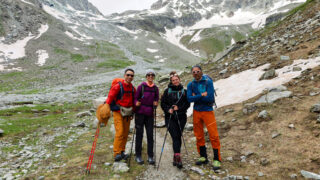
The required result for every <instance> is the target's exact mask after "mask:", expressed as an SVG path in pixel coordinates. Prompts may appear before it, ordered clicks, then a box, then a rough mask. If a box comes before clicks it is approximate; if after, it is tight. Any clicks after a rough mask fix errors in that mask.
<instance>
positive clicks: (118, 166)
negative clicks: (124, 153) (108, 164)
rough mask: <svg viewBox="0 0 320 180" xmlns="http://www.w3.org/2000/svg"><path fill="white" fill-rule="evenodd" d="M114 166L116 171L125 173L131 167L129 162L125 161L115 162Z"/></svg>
mask: <svg viewBox="0 0 320 180" xmlns="http://www.w3.org/2000/svg"><path fill="white" fill-rule="evenodd" d="M112 168H113V172H114V173H124V172H128V171H129V167H128V165H127V163H123V162H115V163H113V166H112Z"/></svg>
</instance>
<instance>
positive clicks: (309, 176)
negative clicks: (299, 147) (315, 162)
mask: <svg viewBox="0 0 320 180" xmlns="http://www.w3.org/2000/svg"><path fill="white" fill-rule="evenodd" d="M300 173H301V175H302V176H303V177H305V178H307V179H320V175H319V174H316V173H312V172H308V171H305V170H301V172H300Z"/></svg>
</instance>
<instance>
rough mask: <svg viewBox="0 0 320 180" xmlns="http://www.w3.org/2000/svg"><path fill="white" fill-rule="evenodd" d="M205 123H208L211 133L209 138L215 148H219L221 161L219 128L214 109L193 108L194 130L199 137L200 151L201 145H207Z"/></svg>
mask: <svg viewBox="0 0 320 180" xmlns="http://www.w3.org/2000/svg"><path fill="white" fill-rule="evenodd" d="M203 123H204V124H205V125H206V127H207V129H208V133H209V139H210V142H211V145H212V148H213V149H218V155H219V161H221V155H220V140H219V133H218V128H217V122H216V118H215V116H214V111H196V110H193V132H194V135H195V136H196V139H197V149H198V153H200V146H205V145H206V143H205V139H204V131H203Z"/></svg>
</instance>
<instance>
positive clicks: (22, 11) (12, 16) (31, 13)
mask: <svg viewBox="0 0 320 180" xmlns="http://www.w3.org/2000/svg"><path fill="white" fill-rule="evenodd" d="M31 2H32V3H31ZM30 3H31V4H32V6H30V5H28V4H27V3H22V2H21V1H15V0H0V4H1V6H0V19H1V25H0V27H2V35H3V37H4V40H3V41H4V42H5V43H12V42H15V41H16V40H18V39H21V38H23V37H26V36H28V35H29V33H32V34H37V33H38V29H39V28H40V26H41V24H43V23H44V22H46V21H47V18H46V16H45V13H44V12H43V11H42V10H41V4H40V3H39V2H38V1H37V0H34V1H30ZM0 29H1V28H0Z"/></svg>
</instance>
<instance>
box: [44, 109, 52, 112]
mask: <svg viewBox="0 0 320 180" xmlns="http://www.w3.org/2000/svg"><path fill="white" fill-rule="evenodd" d="M42 112H50V110H49V109H44V110H42Z"/></svg>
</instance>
